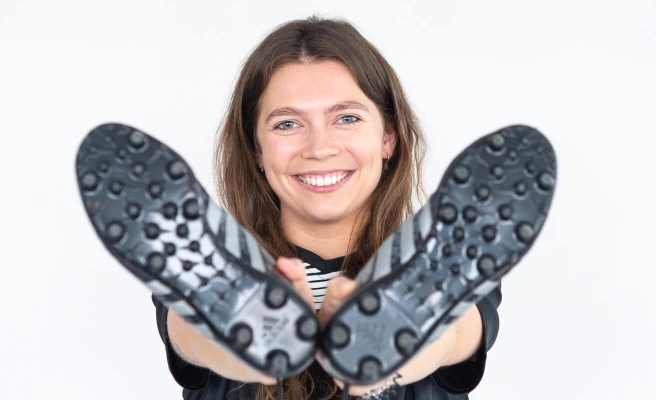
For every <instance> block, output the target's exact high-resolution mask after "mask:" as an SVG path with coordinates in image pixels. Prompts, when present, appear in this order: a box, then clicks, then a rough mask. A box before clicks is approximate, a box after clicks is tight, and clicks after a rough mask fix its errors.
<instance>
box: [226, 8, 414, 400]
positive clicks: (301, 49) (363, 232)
mask: <svg viewBox="0 0 656 400" xmlns="http://www.w3.org/2000/svg"><path fill="white" fill-rule="evenodd" d="M320 60H337V61H340V62H342V63H343V64H344V65H345V66H346V67H347V68H349V69H350V71H351V73H352V74H353V76H354V77H355V79H356V81H357V83H358V85H359V86H360V89H361V90H362V91H363V92H364V94H365V95H366V96H367V97H368V98H369V99H371V100H372V101H373V102H374V103H375V104H376V105H377V106H378V109H379V110H380V112H381V114H382V116H383V119H384V123H385V126H386V129H393V130H394V131H395V132H396V134H397V142H396V147H395V149H394V152H393V153H392V155H391V157H390V159H389V162H388V165H387V169H385V170H384V171H383V173H382V176H381V178H380V181H379V183H378V186H377V187H376V189H375V190H374V192H373V193H372V194H371V196H370V198H369V199H368V202H367V205H366V206H365V208H363V209H362V210H360V212H359V214H358V218H357V219H356V227H357V228H356V229H353V233H352V234H351V239H350V241H349V247H348V249H349V251H348V253H347V254H348V255H347V256H346V258H345V260H344V263H343V265H342V268H341V272H342V275H344V276H347V277H349V278H354V277H355V276H356V275H357V273H358V272H359V271H360V269H361V268H362V266H364V264H365V262H366V261H368V259H369V258H370V257H371V256H372V255H373V254H374V252H375V251H376V249H377V248H378V247H379V246H380V244H381V243H382V242H383V241H384V240H385V239H386V238H387V237H388V236H390V235H391V234H392V233H393V232H394V231H395V230H396V229H397V228H398V227H399V226H400V225H401V224H402V223H403V222H404V221H405V220H406V219H407V218H409V217H410V216H412V214H413V199H412V196H413V193H414V194H416V196H417V200H418V202H419V204H420V205H421V204H423V203H424V201H425V197H426V194H425V192H424V189H423V185H422V178H421V176H422V174H421V170H422V165H423V161H424V156H425V149H426V142H425V139H424V136H423V132H422V130H421V127H420V125H419V122H418V120H417V118H416V115H415V113H414V112H413V110H412V109H411V106H410V104H409V103H408V100H407V98H406V96H405V94H404V92H403V88H402V86H401V83H400V81H399V79H398V77H397V76H396V73H395V72H394V70H393V69H392V67H391V66H390V65H389V64H388V63H387V61H386V60H385V59H384V58H383V56H382V55H381V54H380V52H379V51H378V49H376V47H375V46H373V45H372V44H371V43H370V42H369V41H367V40H366V39H365V38H364V37H363V36H362V35H361V34H360V33H359V32H358V31H357V30H356V28H355V27H353V26H352V25H351V24H350V23H349V22H348V21H346V20H343V19H322V18H319V17H316V16H312V17H309V18H307V19H303V20H294V21H290V22H287V23H284V24H282V25H279V26H278V27H276V29H275V30H274V31H273V32H272V33H270V34H269V35H268V36H267V37H266V38H265V39H264V40H263V41H262V42H261V43H260V44H259V45H258V46H257V48H255V50H254V51H253V52H252V53H251V54H250V56H249V57H248V59H247V60H246V61H245V63H244V65H243V68H242V70H241V73H240V74H239V78H238V80H237V83H236V85H235V88H234V91H233V93H232V98H231V100H230V103H229V106H228V109H227V111H226V114H225V116H224V119H223V121H222V124H221V127H220V129H219V132H218V134H217V137H216V139H217V140H216V145H215V180H216V184H217V191H218V192H217V193H218V199H219V201H220V202H221V204H222V207H224V208H225V209H226V210H227V211H228V212H229V213H230V214H232V215H233V216H234V217H235V219H236V220H237V221H238V222H239V223H240V224H241V225H242V226H243V227H244V228H246V229H247V230H249V231H250V232H251V233H252V234H253V235H254V236H255V237H256V238H257V239H258V241H259V242H260V243H261V245H262V246H263V247H264V248H265V249H266V250H267V251H268V252H269V253H270V254H271V255H272V256H273V257H274V259H277V258H278V257H298V256H297V254H296V250H295V247H294V246H293V245H292V244H291V243H289V242H288V241H287V239H286V238H285V237H284V236H283V233H282V226H281V221H280V200H279V198H278V197H277V195H276V194H275V193H274V192H273V190H272V189H271V186H270V185H269V184H268V182H267V179H266V177H265V176H264V174H262V173H260V171H259V169H258V166H257V164H256V158H255V152H256V149H258V148H259V143H258V141H257V139H256V134H255V129H256V123H257V118H258V112H259V101H260V97H261V95H262V93H263V92H264V90H265V88H266V86H267V84H268V82H269V79H270V78H271V76H272V74H273V73H274V72H275V71H276V70H277V68H279V67H280V66H282V65H284V64H287V63H295V62H311V61H320ZM382 161H383V160H381V162H382ZM315 365H316V362H315V363H314V364H313V366H315ZM315 369H316V368H315ZM322 372H323V371H314V372H312V373H314V374H315V375H318V376H317V377H322V378H324V379H321V380H320V382H319V383H321V384H322V385H327V386H326V387H327V388H328V394H327V395H325V396H324V397H322V400H323V399H330V398H333V396H334V395H335V394H336V393H337V391H338V390H339V389H338V388H337V386H336V385H335V384H334V382H333V381H332V379H330V378H329V377H328V376H327V374H325V373H324V374H323V375H322V374H321V373H322ZM312 373H311V372H310V368H308V369H306V370H305V371H303V372H302V373H301V374H299V375H298V376H296V377H292V378H288V379H285V380H283V382H282V383H283V393H284V396H285V398H286V399H291V400H305V399H308V398H309V396H310V394H311V393H312V391H313V390H314V388H315V382H314V380H313V376H312ZM275 390H276V388H275V386H267V385H263V384H259V386H258V390H257V400H268V399H273V398H274V397H273V395H274V393H275ZM308 391H309V392H310V393H308Z"/></svg>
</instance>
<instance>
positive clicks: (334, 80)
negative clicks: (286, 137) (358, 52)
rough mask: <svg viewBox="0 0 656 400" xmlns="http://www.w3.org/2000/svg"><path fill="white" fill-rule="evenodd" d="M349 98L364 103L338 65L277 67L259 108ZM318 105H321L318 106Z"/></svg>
mask: <svg viewBox="0 0 656 400" xmlns="http://www.w3.org/2000/svg"><path fill="white" fill-rule="evenodd" d="M346 98H351V99H354V100H362V101H365V100H368V99H367V97H366V96H365V94H364V93H363V92H362V90H361V89H360V87H359V86H358V84H357V82H356V80H355V78H354V76H353V75H352V74H351V71H350V70H349V69H348V68H347V67H346V66H345V65H344V64H343V63H341V62H338V61H333V60H322V61H313V62H299V63H289V64H285V65H283V66H281V67H280V68H278V69H277V70H276V71H275V72H274V73H273V75H272V76H271V79H270V81H269V83H268V85H267V87H266V89H265V91H264V93H263V94H262V99H261V100H262V106H263V108H264V109H266V108H270V107H278V106H281V105H284V106H299V107H302V106H304V104H303V103H305V105H306V106H308V107H311V106H312V105H314V104H316V105H317V106H325V105H326V104H327V103H333V102H337V101H341V100H344V99H346ZM319 103H321V104H319Z"/></svg>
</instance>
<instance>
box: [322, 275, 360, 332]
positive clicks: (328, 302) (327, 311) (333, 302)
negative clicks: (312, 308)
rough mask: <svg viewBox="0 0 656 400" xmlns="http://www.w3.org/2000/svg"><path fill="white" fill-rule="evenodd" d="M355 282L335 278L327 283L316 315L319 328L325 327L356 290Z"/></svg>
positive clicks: (345, 278)
mask: <svg viewBox="0 0 656 400" xmlns="http://www.w3.org/2000/svg"><path fill="white" fill-rule="evenodd" d="M357 286H358V285H357V282H355V281H354V280H352V279H349V278H347V277H345V276H337V277H335V278H333V279H331V280H330V282H328V286H327V287H326V293H325V295H324V298H323V303H322V304H321V309H320V311H319V314H318V315H317V319H318V321H319V326H320V327H322V328H323V327H325V326H326V325H327V324H328V321H329V320H330V318H332V316H333V314H335V312H336V311H337V310H338V309H339V307H340V306H341V305H342V303H343V302H344V300H345V299H346V298H347V297H348V296H349V295H350V294H351V293H353V291H354V290H355V289H356V288H357Z"/></svg>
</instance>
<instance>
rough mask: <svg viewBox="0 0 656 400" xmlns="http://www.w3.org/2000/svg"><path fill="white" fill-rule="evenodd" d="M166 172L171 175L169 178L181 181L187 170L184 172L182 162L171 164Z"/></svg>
mask: <svg viewBox="0 0 656 400" xmlns="http://www.w3.org/2000/svg"><path fill="white" fill-rule="evenodd" d="M166 171H167V172H168V173H169V176H170V177H171V179H173V180H176V179H180V178H182V177H183V176H184V174H185V170H184V165H182V163H181V162H180V161H177V160H176V161H173V162H171V163H170V164H169V165H168V167H167V169H166Z"/></svg>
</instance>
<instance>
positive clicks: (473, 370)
mask: <svg viewBox="0 0 656 400" xmlns="http://www.w3.org/2000/svg"><path fill="white" fill-rule="evenodd" d="M297 251H298V254H299V258H301V259H302V260H303V261H305V262H306V269H307V268H308V267H310V266H311V269H312V270H313V271H320V272H321V273H324V274H330V273H331V272H333V273H334V272H335V271H339V269H340V268H341V264H342V260H343V257H340V258H336V259H333V260H323V259H321V258H320V257H319V256H318V255H316V254H314V253H312V252H310V251H308V250H305V249H302V248H300V247H299V248H297ZM308 275H310V273H309V274H308ZM318 276H320V275H318ZM501 297H502V296H501V287H497V288H496V289H495V290H493V291H492V292H491V293H490V294H488V295H487V296H486V297H484V298H483V299H482V300H481V301H480V302H479V303H478V304H477V307H478V309H479V311H480V314H481V317H482V322H483V339H484V340H483V341H482V342H481V346H480V347H479V349H478V351H477V352H476V354H475V355H474V356H472V357H471V358H470V359H468V360H465V361H463V362H461V363H458V364H455V365H451V366H447V367H441V368H438V369H437V370H436V371H434V372H433V373H432V374H430V375H428V376H427V377H425V378H424V379H422V380H420V381H417V382H414V383H412V384H409V385H406V386H402V387H400V388H399V389H398V395H397V396H396V399H395V400H465V399H468V398H469V397H468V394H469V393H470V392H471V391H472V390H474V388H475V387H476V386H478V384H479V382H480V381H481V379H482V378H483V373H484V371H485V363H486V360H487V352H488V351H489V350H490V349H491V348H492V345H493V344H494V342H495V340H496V337H497V334H498V332H499V314H498V312H497V309H498V307H499V304H500V303H501ZM316 298H317V296H316V295H315V300H316ZM152 300H153V304H155V308H156V317H157V326H158V329H159V334H160V337H161V338H162V341H163V342H164V347H165V350H166V356H167V360H168V365H169V370H170V371H171V375H172V376H173V379H175V381H176V382H177V383H178V384H179V385H180V386H182V388H183V390H182V398H183V399H184V400H254V399H255V390H256V389H257V384H256V383H248V384H246V385H244V386H242V387H241V388H240V389H239V390H236V391H232V392H231V390H232V389H234V388H235V387H236V386H239V385H241V384H242V383H243V382H239V381H234V380H231V379H227V378H224V377H222V376H220V375H217V374H215V373H214V372H212V371H210V370H209V369H205V368H199V367H197V366H195V365H192V364H189V363H187V362H186V361H184V360H183V359H182V358H180V357H179V356H178V355H177V353H175V351H174V350H173V347H172V346H171V342H170V341H169V337H168V331H167V326H166V318H167V314H168V309H167V308H166V307H165V306H164V305H163V304H162V303H161V302H159V301H158V300H157V299H156V298H155V297H154V296H153V297H152ZM309 368H310V369H311V371H312V373H313V377H315V381H316V379H317V378H318V377H324V378H325V379H330V378H329V376H328V375H327V374H326V373H325V371H323V369H322V368H321V366H320V365H319V364H318V363H317V361H316V360H315V362H314V363H312V365H311V366H310V367H309ZM229 392H230V393H229ZM336 396H339V397H338V398H341V391H340V390H339V389H338V392H337V395H336ZM312 398H318V397H315V396H314V395H313V396H312Z"/></svg>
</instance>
